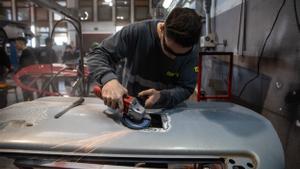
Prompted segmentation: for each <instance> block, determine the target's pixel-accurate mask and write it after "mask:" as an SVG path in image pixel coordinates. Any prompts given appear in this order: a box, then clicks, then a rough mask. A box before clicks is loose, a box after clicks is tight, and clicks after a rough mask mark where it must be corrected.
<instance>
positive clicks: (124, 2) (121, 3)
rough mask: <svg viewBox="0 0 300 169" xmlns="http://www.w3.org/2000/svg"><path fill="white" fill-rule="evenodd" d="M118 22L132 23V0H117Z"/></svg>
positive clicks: (123, 23) (122, 23)
mask: <svg viewBox="0 0 300 169" xmlns="http://www.w3.org/2000/svg"><path fill="white" fill-rule="evenodd" d="M116 23H117V25H119V24H121V25H126V24H128V23H130V0H116Z"/></svg>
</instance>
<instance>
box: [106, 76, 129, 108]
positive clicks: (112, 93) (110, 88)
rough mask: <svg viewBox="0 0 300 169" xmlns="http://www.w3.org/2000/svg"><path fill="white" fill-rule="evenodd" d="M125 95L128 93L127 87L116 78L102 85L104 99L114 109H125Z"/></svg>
mask: <svg viewBox="0 0 300 169" xmlns="http://www.w3.org/2000/svg"><path fill="white" fill-rule="evenodd" d="M124 95H127V89H126V88H124V87H123V86H122V85H121V84H120V83H119V81H118V80H116V79H113V80H110V81H108V82H107V83H105V85H104V86H103V87H102V99H103V101H104V104H105V105H107V106H109V107H111V108H113V109H119V110H120V111H122V110H123V109H124V105H123V96H124Z"/></svg>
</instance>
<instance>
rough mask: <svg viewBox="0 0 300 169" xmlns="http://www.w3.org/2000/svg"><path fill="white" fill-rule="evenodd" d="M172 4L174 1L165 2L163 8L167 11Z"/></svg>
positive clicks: (167, 0) (166, 0)
mask: <svg viewBox="0 0 300 169" xmlns="http://www.w3.org/2000/svg"><path fill="white" fill-rule="evenodd" d="M171 3H172V0H164V3H163V7H164V8H166V9H167V8H169V7H170V5H171Z"/></svg>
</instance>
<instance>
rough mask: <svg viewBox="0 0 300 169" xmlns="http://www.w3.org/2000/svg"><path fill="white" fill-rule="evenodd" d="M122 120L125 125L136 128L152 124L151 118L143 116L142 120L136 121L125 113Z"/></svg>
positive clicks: (143, 127)
mask: <svg viewBox="0 0 300 169" xmlns="http://www.w3.org/2000/svg"><path fill="white" fill-rule="evenodd" d="M121 121H122V123H123V125H124V126H126V127H128V128H131V129H135V130H138V129H145V128H148V127H149V126H150V124H151V119H149V118H143V119H142V120H141V121H136V120H134V119H132V118H130V117H129V116H127V115H125V114H124V115H123V117H122V118H121Z"/></svg>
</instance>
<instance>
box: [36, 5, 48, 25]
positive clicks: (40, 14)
mask: <svg viewBox="0 0 300 169" xmlns="http://www.w3.org/2000/svg"><path fill="white" fill-rule="evenodd" d="M35 17H36V21H47V22H49V11H48V10H47V9H45V8H40V7H36V8H35Z"/></svg>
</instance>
